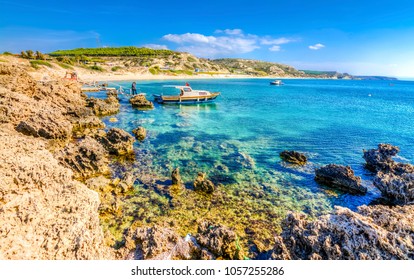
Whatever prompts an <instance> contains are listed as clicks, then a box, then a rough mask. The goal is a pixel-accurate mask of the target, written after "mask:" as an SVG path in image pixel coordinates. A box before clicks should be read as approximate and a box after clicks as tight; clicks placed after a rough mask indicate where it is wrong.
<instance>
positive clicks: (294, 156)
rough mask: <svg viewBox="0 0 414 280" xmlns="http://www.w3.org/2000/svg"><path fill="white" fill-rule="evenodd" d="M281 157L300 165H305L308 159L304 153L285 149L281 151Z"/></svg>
mask: <svg viewBox="0 0 414 280" xmlns="http://www.w3.org/2000/svg"><path fill="white" fill-rule="evenodd" d="M280 158H281V159H283V160H284V161H287V162H289V163H293V164H298V165H304V164H306V162H307V160H308V159H307V158H306V156H305V155H304V154H302V153H299V152H296V151H283V152H281V153H280Z"/></svg>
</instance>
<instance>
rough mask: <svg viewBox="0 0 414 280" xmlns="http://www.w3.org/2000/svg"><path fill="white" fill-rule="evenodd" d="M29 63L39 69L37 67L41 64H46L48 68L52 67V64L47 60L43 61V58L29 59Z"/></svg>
mask: <svg viewBox="0 0 414 280" xmlns="http://www.w3.org/2000/svg"><path fill="white" fill-rule="evenodd" d="M30 65H31V66H32V67H33V68H34V69H39V67H40V66H41V65H43V66H46V67H49V68H53V65H52V64H50V63H49V62H47V61H44V60H31V61H30Z"/></svg>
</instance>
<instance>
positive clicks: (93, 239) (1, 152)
mask: <svg viewBox="0 0 414 280" xmlns="http://www.w3.org/2000/svg"><path fill="white" fill-rule="evenodd" d="M0 143H1V145H0V162H1V163H2V164H1V168H0V181H1V182H2V184H0V194H1V200H0V220H1V223H0V238H1V242H0V259H28V260H31V259H49V260H53V259H107V258H111V254H110V252H109V251H108V249H107V247H106V246H105V245H104V243H103V234H102V230H101V227H100V224H99V218H98V213H97V210H98V206H99V198H98V195H97V193H96V192H94V191H91V190H89V189H88V188H87V187H86V186H85V185H83V184H82V183H79V182H77V181H74V180H73V179H72V171H71V170H70V169H67V168H65V167H63V166H61V165H60V164H59V162H58V161H57V160H56V159H55V158H54V157H53V155H52V154H51V153H50V152H49V151H47V150H46V142H44V141H43V140H40V139H35V138H32V137H28V136H25V135H22V134H19V133H17V132H15V131H13V129H12V127H10V128H7V129H6V128H4V126H3V127H2V128H0Z"/></svg>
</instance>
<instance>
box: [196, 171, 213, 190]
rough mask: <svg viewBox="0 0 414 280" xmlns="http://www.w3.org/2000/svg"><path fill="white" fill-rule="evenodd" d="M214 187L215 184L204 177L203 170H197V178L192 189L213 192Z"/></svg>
mask: <svg viewBox="0 0 414 280" xmlns="http://www.w3.org/2000/svg"><path fill="white" fill-rule="evenodd" d="M215 189H216V186H215V185H214V184H213V182H211V181H210V180H208V179H207V178H206V174H205V173H203V172H198V175H197V178H196V179H195V181H194V190H195V191H201V192H205V193H213V192H214V190H215Z"/></svg>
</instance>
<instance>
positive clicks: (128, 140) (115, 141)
mask: <svg viewBox="0 0 414 280" xmlns="http://www.w3.org/2000/svg"><path fill="white" fill-rule="evenodd" d="M96 137H97V140H98V142H100V143H101V144H102V145H103V146H104V148H105V149H107V150H108V152H109V153H111V154H114V155H119V156H122V155H130V154H133V153H134V147H133V144H134V142H135V139H134V137H132V136H131V135H130V134H129V133H128V132H126V131H125V130H122V129H120V128H111V129H110V130H109V131H108V132H107V133H106V135H104V136H103V135H98V136H96Z"/></svg>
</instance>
